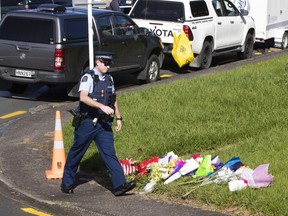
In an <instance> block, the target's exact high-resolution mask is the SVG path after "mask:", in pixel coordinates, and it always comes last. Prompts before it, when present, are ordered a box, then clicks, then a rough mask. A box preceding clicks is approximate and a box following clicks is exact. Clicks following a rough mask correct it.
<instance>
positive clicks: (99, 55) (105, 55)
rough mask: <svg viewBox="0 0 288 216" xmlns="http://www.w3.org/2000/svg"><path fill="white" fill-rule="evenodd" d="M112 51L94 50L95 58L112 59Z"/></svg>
mask: <svg viewBox="0 0 288 216" xmlns="http://www.w3.org/2000/svg"><path fill="white" fill-rule="evenodd" d="M112 56H113V53H111V52H96V53H95V60H97V59H102V60H104V61H112Z"/></svg>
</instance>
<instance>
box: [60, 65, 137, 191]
mask: <svg viewBox="0 0 288 216" xmlns="http://www.w3.org/2000/svg"><path fill="white" fill-rule="evenodd" d="M83 89H85V90H87V91H88V96H89V97H90V98H92V99H93V100H97V102H100V103H102V104H104V105H106V106H109V107H111V108H112V109H114V103H115V100H116V95H115V88H114V82H113V79H112V77H111V76H110V75H109V74H104V75H103V74H101V73H100V72H98V71H97V70H95V69H94V70H89V71H88V72H86V73H85V74H84V75H83V76H82V78H81V82H80V86H79V91H81V90H83ZM78 113H80V115H81V122H80V124H79V126H78V127H77V128H75V130H74V144H73V145H72V147H71V149H70V151H69V153H68V156H67V160H66V164H65V168H64V174H63V179H62V184H61V190H62V191H63V192H64V193H73V188H74V187H75V186H74V184H75V176H76V173H77V169H78V166H79V163H80V161H81V159H82V157H83V156H84V154H85V152H86V151H87V149H88V147H89V145H90V143H91V142H92V140H93V141H94V142H95V144H96V146H97V148H98V151H99V154H100V155H101V157H102V159H103V161H104V162H105V164H106V167H107V169H108V170H109V172H110V175H111V180H112V185H113V193H114V195H115V196H119V195H122V194H124V193H125V192H127V191H129V190H131V189H133V188H134V187H135V184H136V183H135V181H132V182H126V180H125V176H124V172H123V169H122V167H121V164H120V163H119V160H118V158H117V156H116V151H115V147H114V135H113V131H112V121H113V117H111V116H108V115H106V114H105V113H104V112H103V111H102V110H101V109H96V108H93V107H90V106H88V105H87V104H85V103H83V102H81V101H80V102H79V107H78Z"/></svg>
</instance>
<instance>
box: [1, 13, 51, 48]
mask: <svg viewBox="0 0 288 216" xmlns="http://www.w3.org/2000/svg"><path fill="white" fill-rule="evenodd" d="M54 29H55V28H54V22H53V21H52V20H46V19H33V18H25V17H7V18H6V19H5V20H4V21H3V22H2V24H1V28H0V39H4V40H15V41H22V42H32V43H44V44H51V43H54Z"/></svg>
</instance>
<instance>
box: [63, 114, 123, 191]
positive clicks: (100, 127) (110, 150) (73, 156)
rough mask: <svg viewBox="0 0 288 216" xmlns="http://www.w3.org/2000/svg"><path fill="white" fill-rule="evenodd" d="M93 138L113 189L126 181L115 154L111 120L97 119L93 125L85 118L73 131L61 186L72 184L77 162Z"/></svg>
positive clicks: (70, 185) (90, 120)
mask: <svg viewBox="0 0 288 216" xmlns="http://www.w3.org/2000/svg"><path fill="white" fill-rule="evenodd" d="M93 140H94V142H95V143H96V146H97V148H98V151H99V153H100V155H101V157H102V159H103V161H104V162H105V165H106V167H107V169H108V170H109V172H110V175H111V180H112V184H113V189H116V188H117V187H119V186H121V185H122V184H124V183H125V182H126V180H125V176H124V172H123V169H122V167H121V164H120V162H119V160H118V158H117V156H116V151H115V147H114V135H113V131H112V122H104V121H103V120H102V119H98V122H97V124H96V125H95V126H94V125H93V122H92V119H85V120H83V121H82V122H81V124H80V126H79V127H78V128H77V129H75V131H74V144H73V145H72V147H71V149H70V151H69V153H68V156H67V160H66V164H65V167H64V174H63V179H62V186H64V187H72V186H73V184H74V182H75V176H76V172H77V170H78V166H79V163H80V161H81V159H82V157H83V156H84V154H85V152H86V151H87V149H88V147H89V145H90V143H91V142H92V141H93Z"/></svg>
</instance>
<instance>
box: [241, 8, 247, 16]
mask: <svg viewBox="0 0 288 216" xmlns="http://www.w3.org/2000/svg"><path fill="white" fill-rule="evenodd" d="M240 12H241V14H242V15H243V16H247V15H248V14H249V11H247V10H244V9H241V10H240Z"/></svg>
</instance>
